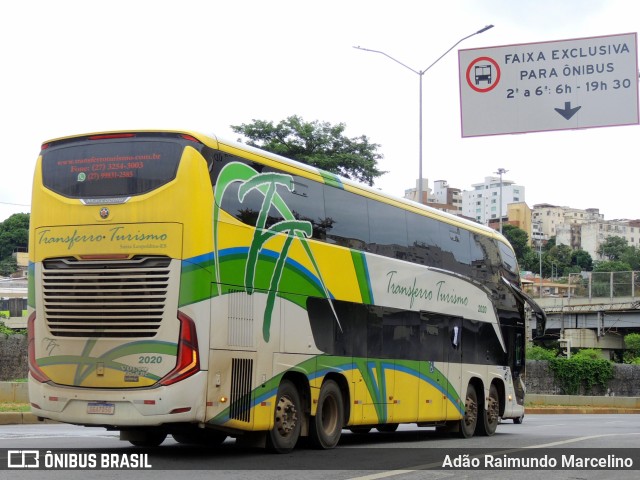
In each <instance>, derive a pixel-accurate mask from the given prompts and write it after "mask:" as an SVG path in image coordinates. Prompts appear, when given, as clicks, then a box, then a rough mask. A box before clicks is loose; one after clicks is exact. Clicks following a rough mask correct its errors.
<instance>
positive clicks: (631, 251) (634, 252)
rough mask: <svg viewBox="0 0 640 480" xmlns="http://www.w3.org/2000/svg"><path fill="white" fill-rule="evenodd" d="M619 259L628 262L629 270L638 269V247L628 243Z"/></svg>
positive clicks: (639, 252) (639, 257) (639, 251)
mask: <svg viewBox="0 0 640 480" xmlns="http://www.w3.org/2000/svg"><path fill="white" fill-rule="evenodd" d="M620 260H621V261H623V262H625V263H628V264H629V266H630V267H631V270H640V248H638V247H634V246H632V245H629V246H628V247H627V248H626V250H625V251H624V252H623V253H622V256H621V257H620Z"/></svg>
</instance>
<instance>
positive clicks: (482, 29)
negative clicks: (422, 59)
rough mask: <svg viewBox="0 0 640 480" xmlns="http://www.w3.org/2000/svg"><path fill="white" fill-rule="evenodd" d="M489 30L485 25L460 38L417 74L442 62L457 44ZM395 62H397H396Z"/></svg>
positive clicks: (490, 26)
mask: <svg viewBox="0 0 640 480" xmlns="http://www.w3.org/2000/svg"><path fill="white" fill-rule="evenodd" d="M490 28H493V25H487V26H486V27H484V28H481V29H480V30H478V31H477V32H474V33H472V34H471V35H467V36H466V37H464V38H461V39H460V40H458V41H457V42H456V43H454V44H453V45H452V46H451V48H450V49H449V50H447V51H446V52H444V53H443V54H442V55H440V56H439V57H438V59H437V60H436V61H435V62H433V63H432V64H431V65H429V66H428V67H427V68H425V69H424V70H422V71H421V72H418V73H419V74H420V75H423V74H424V73H425V72H426V71H427V70H429V69H430V68H431V67H433V66H434V65H435V64H436V63H438V62H439V61H440V60H442V57H444V56H445V55H446V54H447V53H449V52H450V51H451V50H453V49H454V48H456V47H457V46H458V45H459V44H461V43H462V42H464V41H465V40H466V39H467V38H471V37H473V36H474V35H478V34H479V33H483V32H486V31H487V30H489V29H490ZM396 61H397V60H396Z"/></svg>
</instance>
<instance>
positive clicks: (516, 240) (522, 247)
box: [502, 224, 531, 265]
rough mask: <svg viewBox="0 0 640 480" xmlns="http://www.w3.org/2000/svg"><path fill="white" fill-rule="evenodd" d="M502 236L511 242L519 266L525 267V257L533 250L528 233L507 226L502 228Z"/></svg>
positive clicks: (512, 226)
mask: <svg viewBox="0 0 640 480" xmlns="http://www.w3.org/2000/svg"><path fill="white" fill-rule="evenodd" d="M502 234H503V235H504V236H505V237H506V238H507V240H509V243H510V244H511V246H512V247H513V250H514V251H515V252H516V259H517V260H518V264H520V265H524V258H525V255H526V253H527V252H528V251H529V250H531V247H529V236H528V235H527V232H525V231H524V230H522V229H520V228H518V227H516V226H514V225H509V224H506V225H503V226H502Z"/></svg>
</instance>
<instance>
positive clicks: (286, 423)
mask: <svg viewBox="0 0 640 480" xmlns="http://www.w3.org/2000/svg"><path fill="white" fill-rule="evenodd" d="M302 415H303V411H302V407H301V403H300V394H299V393H298V389H297V388H296V386H295V385H294V384H293V383H292V382H290V381H289V380H283V381H282V382H281V383H280V386H279V387H278V394H277V396H276V409H275V412H274V423H273V428H272V429H271V430H270V431H269V434H268V435H267V448H268V449H269V450H271V451H272V452H276V453H289V452H290V451H291V450H293V449H294V448H295V446H296V443H298V439H299V438H300V430H301V425H302Z"/></svg>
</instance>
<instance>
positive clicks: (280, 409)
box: [275, 396, 298, 437]
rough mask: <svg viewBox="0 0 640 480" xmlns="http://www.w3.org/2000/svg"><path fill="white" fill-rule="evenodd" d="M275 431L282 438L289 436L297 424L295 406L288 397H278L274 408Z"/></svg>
mask: <svg viewBox="0 0 640 480" xmlns="http://www.w3.org/2000/svg"><path fill="white" fill-rule="evenodd" d="M275 422H276V429H277V430H278V432H279V433H280V435H282V436H283V437H286V436H287V435H289V434H291V432H293V431H294V430H295V428H296V425H297V424H298V411H297V410H296V405H295V403H293V401H292V400H291V399H290V398H289V397H284V396H283V397H280V400H278V406H277V408H276V419H275Z"/></svg>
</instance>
